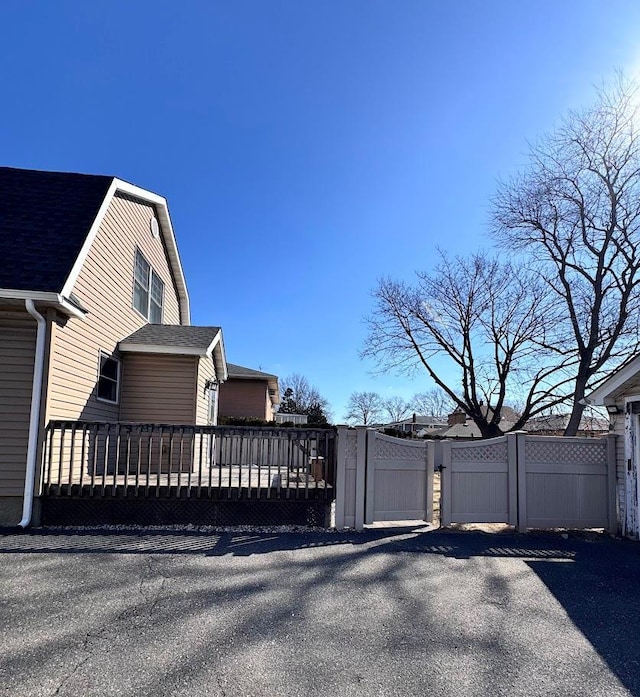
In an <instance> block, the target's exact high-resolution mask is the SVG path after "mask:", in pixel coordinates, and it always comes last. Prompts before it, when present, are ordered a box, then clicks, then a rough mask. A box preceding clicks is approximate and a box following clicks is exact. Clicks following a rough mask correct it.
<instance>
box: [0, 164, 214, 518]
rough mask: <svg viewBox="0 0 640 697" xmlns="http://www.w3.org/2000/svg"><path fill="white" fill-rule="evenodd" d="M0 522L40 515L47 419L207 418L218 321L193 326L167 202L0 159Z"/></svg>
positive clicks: (120, 184) (119, 185)
mask: <svg viewBox="0 0 640 697" xmlns="http://www.w3.org/2000/svg"><path fill="white" fill-rule="evenodd" d="M0 254H1V256H2V264H1V265H0V524H15V523H17V522H18V521H21V524H22V525H28V524H29V522H30V520H31V518H32V514H34V513H35V517H36V518H37V500H36V506H35V511H34V505H33V504H34V496H35V497H36V499H37V496H38V494H39V491H38V484H37V483H38V482H39V481H40V476H39V475H40V472H39V469H40V466H41V463H40V462H39V456H38V453H39V452H41V444H42V441H43V438H44V431H45V426H46V425H47V424H48V423H49V422H51V421H52V420H56V419H57V420H74V421H82V422H89V421H90V422H126V421H130V422H146V423H150V422H155V423H166V424H185V423H186V424H208V423H215V421H216V412H217V388H218V385H219V384H221V383H223V382H224V381H225V380H226V378H227V367H226V360H225V352H224V345H223V339H222V331H221V329H220V328H219V327H193V326H191V325H190V317H189V296H188V293H187V287H186V283H185V278H184V274H183V270H182V265H181V262H180V256H179V254H178V249H177V246H176V240H175V236H174V232H173V227H172V224H171V219H170V216H169V210H168V207H167V202H166V200H165V199H164V198H162V197H161V196H158V195H157V194H154V193H151V192H150V191H146V190H145V189H142V188H140V187H137V186H134V185H132V184H129V183H127V182H125V181H122V180H120V179H117V178H114V177H109V176H96V175H85V174H73V173H60V172H42V171H33V170H20V169H13V168H7V167H2V168H0Z"/></svg>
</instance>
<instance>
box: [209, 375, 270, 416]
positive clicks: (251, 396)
mask: <svg viewBox="0 0 640 697" xmlns="http://www.w3.org/2000/svg"><path fill="white" fill-rule="evenodd" d="M268 404H270V400H269V390H268V383H267V381H266V380H234V379H233V378H231V379H229V380H227V382H225V383H224V384H223V385H221V387H220V403H219V415H220V416H230V417H233V416H236V417H253V418H257V419H271V418H272V414H271V409H269V408H267V405H268Z"/></svg>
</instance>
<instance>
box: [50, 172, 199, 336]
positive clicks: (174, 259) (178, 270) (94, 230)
mask: <svg viewBox="0 0 640 697" xmlns="http://www.w3.org/2000/svg"><path fill="white" fill-rule="evenodd" d="M118 192H120V193H123V194H128V195H129V196H133V197H135V198H139V199H141V200H142V201H147V202H149V203H152V204H153V205H154V207H155V209H156V213H157V216H158V222H159V224H160V231H161V234H162V239H163V241H164V243H165V246H166V249H167V255H168V257H169V263H170V265H171V270H172V272H173V276H174V279H175V284H176V290H177V292H178V300H179V305H180V323H181V324H184V325H188V324H190V323H191V318H190V312H189V294H188V292H187V284H186V281H185V278H184V272H183V270H182V263H181V261H180V255H179V254H178V246H177V244H176V238H175V235H174V232H173V226H172V224H171V217H170V216H169V207H168V206H167V201H166V199H165V198H163V197H162V196H158V194H154V193H153V192H151V191H147V190H146V189H141V188H140V187H139V186H135V185H134V184H129V182H125V181H122V180H121V179H116V178H114V180H113V181H112V182H111V186H110V187H109V190H108V191H107V195H106V196H105V197H104V201H103V202H102V205H101V206H100V209H99V210H98V214H97V215H96V218H95V220H94V221H93V224H92V225H91V229H90V230H89V234H88V235H87V237H86V239H85V241H84V244H83V245H82V249H81V250H80V254H78V258H77V259H76V261H75V263H74V265H73V268H72V269H71V273H70V274H69V277H68V278H67V280H66V282H65V284H64V287H63V289H62V295H63V296H65V297H69V296H70V295H71V292H72V291H73V287H74V285H75V283H76V281H77V279H78V276H79V275H80V271H81V269H82V266H83V265H84V262H85V260H86V258H87V256H88V254H89V250H90V249H91V245H92V244H93V241H94V240H95V238H96V235H97V234H98V230H99V229H100V225H101V224H102V221H103V219H104V216H105V215H106V213H107V210H108V209H109V206H110V205H111V201H112V200H113V197H114V196H115V194H116V193H118Z"/></svg>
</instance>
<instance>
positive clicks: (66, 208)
mask: <svg viewBox="0 0 640 697" xmlns="http://www.w3.org/2000/svg"><path fill="white" fill-rule="evenodd" d="M112 181H113V177H106V176H100V175H93V174H73V173H69V172H40V171H36V170H28V169H14V168H12V167H0V259H1V260H2V261H1V262H0V288H8V289H9V288H10V289H15V290H33V291H45V292H55V293H59V292H60V291H61V290H62V287H63V286H64V283H65V281H66V280H67V277H68V276H69V273H70V272H71V269H72V267H73V264H74V262H75V261H76V259H77V257H78V254H79V253H80V250H81V249H82V245H83V243H84V241H85V239H86V237H87V234H88V232H89V230H90V228H91V225H92V223H93V221H94V220H95V218H96V215H97V213H98V210H99V209H100V206H101V205H102V202H103V201H104V198H105V195H106V193H107V191H108V189H109V186H110V185H111V182H112Z"/></svg>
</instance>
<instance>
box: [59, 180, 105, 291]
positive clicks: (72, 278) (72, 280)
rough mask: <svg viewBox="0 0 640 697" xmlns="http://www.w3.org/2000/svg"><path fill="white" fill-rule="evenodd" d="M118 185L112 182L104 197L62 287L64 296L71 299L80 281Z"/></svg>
mask: <svg viewBox="0 0 640 697" xmlns="http://www.w3.org/2000/svg"><path fill="white" fill-rule="evenodd" d="M116 185H117V180H116V179H114V180H113V181H112V182H111V185H110V186H109V189H108V190H107V195H106V196H105V197H104V200H103V201H102V205H101V206H100V208H99V209H98V214H97V215H96V217H95V219H94V221H93V223H92V225H91V228H90V229H89V234H88V235H87V236H86V238H85V240H84V244H83V245H82V248H81V249H80V254H78V258H77V259H76V260H75V262H74V264H73V266H72V268H71V273H70V274H69V276H68V278H67V280H66V281H65V284H64V286H63V287H62V295H65V296H67V297H69V296H70V295H71V292H72V291H73V287H74V285H75V284H76V281H77V280H78V276H79V275H80V271H81V270H82V267H83V266H84V262H85V261H86V259H87V256H88V255H89V250H90V249H91V245H92V244H93V241H94V240H95V238H96V235H97V234H98V230H99V229H100V225H101V224H102V221H103V219H104V216H105V215H106V214H107V210H108V209H109V204H110V203H111V199H112V198H113V195H114V193H115V192H116Z"/></svg>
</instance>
